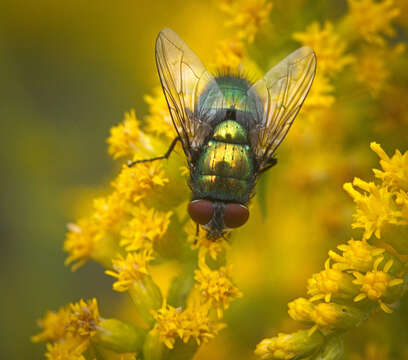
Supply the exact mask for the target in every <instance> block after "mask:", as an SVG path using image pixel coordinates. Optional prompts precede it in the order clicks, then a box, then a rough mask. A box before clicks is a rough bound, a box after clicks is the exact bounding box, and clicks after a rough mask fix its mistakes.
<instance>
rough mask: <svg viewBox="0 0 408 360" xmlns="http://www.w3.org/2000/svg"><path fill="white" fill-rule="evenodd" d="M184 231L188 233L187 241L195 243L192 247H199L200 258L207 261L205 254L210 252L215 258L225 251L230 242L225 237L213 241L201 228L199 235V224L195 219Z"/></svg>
mask: <svg viewBox="0 0 408 360" xmlns="http://www.w3.org/2000/svg"><path fill="white" fill-rule="evenodd" d="M184 231H185V232H186V233H187V241H188V242H191V243H193V245H192V246H191V248H192V249H199V259H202V260H203V261H204V263H205V256H206V255H207V254H208V255H210V257H211V258H212V259H213V260H215V259H217V257H218V255H220V254H223V253H225V251H226V249H227V247H228V246H229V244H228V242H227V241H226V240H224V239H218V240H217V241H212V240H209V239H208V238H207V234H206V232H205V231H203V230H200V231H199V232H198V237H197V224H196V223H195V222H193V221H189V222H188V223H187V225H186V226H185V227H184Z"/></svg>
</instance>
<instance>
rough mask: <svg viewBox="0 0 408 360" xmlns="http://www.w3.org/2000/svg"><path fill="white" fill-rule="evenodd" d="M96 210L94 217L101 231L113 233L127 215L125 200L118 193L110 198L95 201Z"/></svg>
mask: <svg viewBox="0 0 408 360" xmlns="http://www.w3.org/2000/svg"><path fill="white" fill-rule="evenodd" d="M94 209H95V212H94V214H93V216H94V219H95V222H96V224H97V226H98V229H99V231H102V232H104V231H106V232H113V231H114V230H115V227H117V225H118V224H119V223H120V221H121V220H123V219H124V217H125V215H126V212H125V199H124V198H123V197H122V196H121V194H119V193H118V192H114V193H113V194H111V195H109V196H108V197H101V198H97V199H95V200H94Z"/></svg>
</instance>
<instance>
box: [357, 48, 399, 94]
mask: <svg viewBox="0 0 408 360" xmlns="http://www.w3.org/2000/svg"><path fill="white" fill-rule="evenodd" d="M404 50H405V45H403V44H397V45H396V46H395V47H394V48H389V47H386V48H381V49H378V48H377V47H368V48H365V49H364V50H363V51H362V53H361V54H360V55H359V56H358V58H357V61H356V63H355V66H354V70H355V74H356V79H357V81H359V82H360V83H362V84H365V85H366V86H367V87H368V89H369V91H370V94H371V96H372V97H374V98H376V97H378V96H379V95H380V93H381V91H382V90H384V89H385V88H387V80H388V79H389V77H390V75H391V71H390V62H391V61H392V60H393V58H395V57H396V56H399V55H400V54H401V53H402V52H403V51H404Z"/></svg>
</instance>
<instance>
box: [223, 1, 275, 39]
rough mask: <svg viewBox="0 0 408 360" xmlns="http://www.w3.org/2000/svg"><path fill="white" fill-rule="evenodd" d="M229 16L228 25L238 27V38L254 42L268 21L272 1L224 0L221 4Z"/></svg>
mask: <svg viewBox="0 0 408 360" xmlns="http://www.w3.org/2000/svg"><path fill="white" fill-rule="evenodd" d="M219 7H220V9H221V11H223V12H224V13H225V14H226V15H227V16H226V17H227V19H228V20H227V21H226V22H225V25H226V26H231V27H234V28H236V31H237V32H236V36H237V37H238V39H241V40H245V41H247V42H248V43H252V42H253V41H254V39H255V35H256V34H257V32H258V31H259V29H260V28H261V27H262V26H263V25H265V24H266V23H267V22H268V18H269V13H270V11H271V10H272V2H271V1H268V0H241V1H229V0H223V1H221V3H220V4H219Z"/></svg>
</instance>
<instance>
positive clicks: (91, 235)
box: [64, 218, 103, 270]
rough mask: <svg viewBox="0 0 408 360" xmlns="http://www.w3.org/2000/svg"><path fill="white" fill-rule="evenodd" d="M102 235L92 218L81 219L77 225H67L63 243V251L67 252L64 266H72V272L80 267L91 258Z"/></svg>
mask: <svg viewBox="0 0 408 360" xmlns="http://www.w3.org/2000/svg"><path fill="white" fill-rule="evenodd" d="M102 236H103V234H102V233H101V232H100V231H99V228H98V227H97V226H96V223H95V220H94V219H92V218H82V219H80V220H78V222H77V224H72V223H71V224H68V233H67V235H66V239H65V242H64V250H65V251H66V252H68V254H69V255H68V257H67V258H66V259H65V265H70V264H71V263H73V262H75V263H74V264H73V265H72V270H76V269H78V268H79V267H81V266H82V265H83V264H85V262H86V261H87V260H88V259H89V258H90V257H92V254H93V252H94V251H95V249H96V247H97V246H98V243H99V242H100V240H101V238H102Z"/></svg>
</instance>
